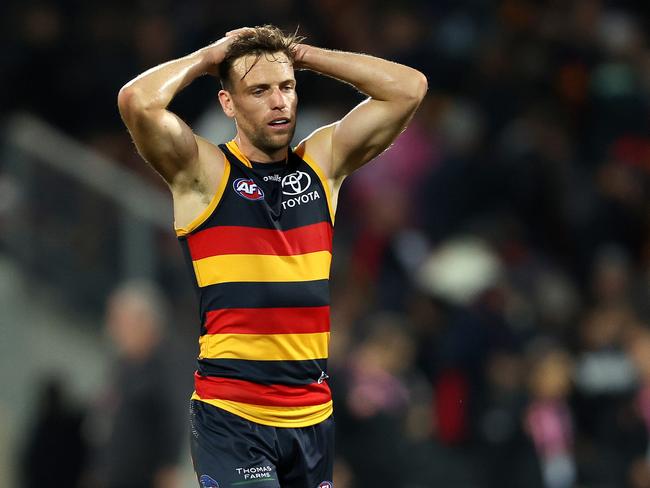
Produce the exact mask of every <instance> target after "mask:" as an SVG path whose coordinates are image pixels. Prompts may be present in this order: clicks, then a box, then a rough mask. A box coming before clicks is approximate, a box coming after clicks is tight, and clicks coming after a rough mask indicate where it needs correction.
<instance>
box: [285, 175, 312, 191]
mask: <svg viewBox="0 0 650 488" xmlns="http://www.w3.org/2000/svg"><path fill="white" fill-rule="evenodd" d="M309 185H311V176H309V175H308V174H307V173H304V172H302V171H296V172H295V173H291V174H289V175H287V176H285V177H284V178H282V193H284V194H285V195H300V194H301V193H303V192H304V191H306V190H307V188H309Z"/></svg>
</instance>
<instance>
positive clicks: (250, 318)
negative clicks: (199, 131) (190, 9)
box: [176, 141, 334, 427]
mask: <svg viewBox="0 0 650 488" xmlns="http://www.w3.org/2000/svg"><path fill="white" fill-rule="evenodd" d="M219 148H220V149H221V151H222V152H223V153H224V155H225V161H224V165H225V167H224V174H223V177H222V180H221V183H220V185H219V188H218V190H217V192H216V194H215V196H214V197H213V199H212V201H211V203H210V204H209V206H208V208H207V209H206V210H205V211H204V212H203V213H202V214H201V215H200V216H199V217H198V218H197V219H196V220H195V221H194V222H192V223H191V224H190V225H189V226H188V227H186V228H179V229H176V232H177V235H178V238H179V241H180V244H181V247H182V248H183V253H184V255H185V257H186V261H187V263H188V264H189V266H190V269H191V273H192V275H193V277H194V280H195V285H196V289H197V292H198V298H199V309H200V320H201V334H200V338H199V356H198V368H197V371H196V373H195V376H194V385H195V392H194V394H193V395H192V398H193V399H197V400H200V401H203V402H206V403H209V404H212V405H214V406H217V407H219V408H222V409H224V410H227V411H229V412H231V413H233V414H235V415H239V416H241V417H244V418H246V419H248V420H251V421H253V422H257V423H260V424H265V425H272V426H277V427H305V426H308V425H313V424H316V423H318V422H321V421H322V420H325V419H326V418H328V417H329V416H330V415H331V414H332V398H331V392H330V389H329V386H328V384H327V378H328V376H327V373H326V371H327V357H328V347H329V332H330V321H329V308H330V307H329V273H330V263H331V258H332V232H333V223H334V218H333V217H334V216H333V212H332V206H331V202H330V192H329V188H328V183H327V180H326V179H325V177H324V175H323V173H322V172H321V170H320V168H319V167H318V166H317V165H316V164H315V163H314V162H313V161H312V160H311V159H310V158H309V156H307V155H305V154H302V153H300V154H299V153H297V152H293V151H289V155H288V158H287V161H286V162H283V163H269V164H262V163H251V162H250V161H249V160H248V159H247V158H246V157H245V156H244V155H243V154H242V153H241V151H240V150H239V148H238V147H237V144H236V143H235V142H234V141H230V142H229V143H228V144H225V145H223V144H222V145H220V146H219Z"/></svg>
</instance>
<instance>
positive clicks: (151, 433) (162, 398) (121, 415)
mask: <svg viewBox="0 0 650 488" xmlns="http://www.w3.org/2000/svg"><path fill="white" fill-rule="evenodd" d="M166 307H167V305H166V300H165V299H164V297H163V294H162V293H161V292H160V290H158V288H157V287H156V286H155V285H153V284H152V283H149V282H147V281H129V282H126V283H123V284H122V285H120V286H119V287H118V288H117V289H116V290H114V291H113V293H111V295H110V297H109V299H108V301H107V304H106V331H107V333H108V336H109V337H110V339H111V342H112V343H113V345H114V346H115V350H116V361H115V363H114V364H113V368H112V372H113V375H114V378H113V381H112V385H111V388H110V390H109V391H108V392H107V395H106V399H105V401H103V402H102V405H101V406H102V409H103V412H98V415H99V416H100V418H101V417H104V420H105V422H106V427H108V428H107V429H106V432H105V434H107V437H106V438H105V439H104V442H103V443H102V444H103V445H102V446H101V449H100V450H99V452H98V455H99V456H98V459H97V463H96V464H97V472H96V473H95V476H97V477H98V479H97V480H93V486H105V487H107V488H135V487H139V488H144V487H151V488H176V487H178V486H180V484H179V483H180V479H179V478H180V475H179V471H180V470H179V465H180V459H179V458H180V456H179V455H180V451H181V445H182V440H183V432H184V428H183V424H184V423H183V421H182V412H183V410H184V400H183V396H185V395H186V389H185V387H186V386H187V385H186V384H185V382H183V381H182V379H181V378H180V375H179V372H178V371H176V370H177V369H178V364H179V363H178V362H177V361H175V359H176V353H175V350H170V346H169V344H168V341H167V339H166V337H165V325H166V324H165V321H166V315H167V314H166V312H165V309H166Z"/></svg>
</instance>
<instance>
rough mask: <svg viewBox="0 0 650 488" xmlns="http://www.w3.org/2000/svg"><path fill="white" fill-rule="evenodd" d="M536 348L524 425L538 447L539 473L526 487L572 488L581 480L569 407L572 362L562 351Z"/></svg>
mask: <svg viewBox="0 0 650 488" xmlns="http://www.w3.org/2000/svg"><path fill="white" fill-rule="evenodd" d="M536 346H537V347H534V348H532V349H531V351H530V353H529V357H528V359H529V361H530V369H529V374H528V390H529V400H528V405H527V406H526V408H525V410H524V412H523V422H524V429H525V431H526V434H527V435H528V438H529V439H530V442H531V443H532V445H533V446H534V451H535V458H536V463H535V464H536V465H537V469H535V470H531V471H530V473H529V476H528V480H527V483H526V486H540V487H544V488H571V487H573V486H574V484H575V482H576V480H577V478H578V473H577V465H576V459H575V452H574V440H575V427H574V419H573V416H572V412H571V408H570V405H569V395H570V393H571V390H572V384H571V375H572V369H573V364H572V359H571V356H570V355H569V354H568V353H567V352H566V351H564V350H563V349H561V348H559V347H556V346H552V345H546V344H539V345H536ZM531 466H532V465H531ZM536 474H538V475H539V476H536Z"/></svg>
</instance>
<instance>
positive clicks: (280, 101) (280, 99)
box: [271, 88, 287, 110]
mask: <svg viewBox="0 0 650 488" xmlns="http://www.w3.org/2000/svg"><path fill="white" fill-rule="evenodd" d="M286 106H287V102H286V100H285V99H284V94H283V93H282V90H280V88H274V89H273V92H272V93H271V108H272V109H278V110H282V109H284V108H285V107H286Z"/></svg>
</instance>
